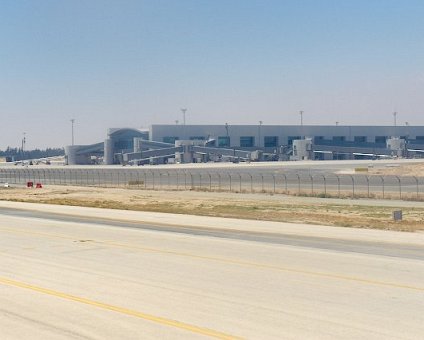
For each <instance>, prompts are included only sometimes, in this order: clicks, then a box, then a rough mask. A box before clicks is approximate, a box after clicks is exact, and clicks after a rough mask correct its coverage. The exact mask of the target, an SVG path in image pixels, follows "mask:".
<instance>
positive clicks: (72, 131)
mask: <svg viewBox="0 0 424 340" xmlns="http://www.w3.org/2000/svg"><path fill="white" fill-rule="evenodd" d="M74 123H75V119H74V118H72V119H71V136H72V145H74Z"/></svg>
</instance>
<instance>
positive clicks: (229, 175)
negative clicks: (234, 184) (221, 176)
mask: <svg viewBox="0 0 424 340" xmlns="http://www.w3.org/2000/svg"><path fill="white" fill-rule="evenodd" d="M228 177H229V178H230V192H231V191H232V190H231V174H230V173H228Z"/></svg>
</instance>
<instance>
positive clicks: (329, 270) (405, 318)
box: [0, 203, 424, 339]
mask: <svg viewBox="0 0 424 340" xmlns="http://www.w3.org/2000/svg"><path fill="white" fill-rule="evenodd" d="M2 204H3V203H2ZM30 207H31V205H28V204H27V205H20V204H13V207H12V204H9V205H7V206H5V205H2V208H0V235H1V237H0V255H1V257H0V261H1V262H0V268H1V269H0V329H1V333H2V334H1V337H2V339H46V338H49V339H69V338H75V339H141V338H143V339H146V338H147V339H148V338H152V339H153V338H155V339H157V338H168V339H175V338H177V339H178V338H180V339H188V338H193V339H194V338H204V337H206V338H207V337H211V338H223V339H225V338H228V339H229V338H249V339H340V338H343V339H364V338H367V339H417V338H419V337H420V336H421V335H422V334H424V317H423V315H424V262H423V260H424V239H423V235H422V234H416V235H414V234H406V233H394V232H381V231H379V232H377V231H369V230H353V231H352V230H350V229H346V230H344V229H342V228H331V227H323V226H320V227H316V229H315V230H314V231H312V232H309V231H308V228H309V229H314V226H302V225H299V226H296V225H290V226H288V225H284V224H278V223H267V222H259V221H258V222H257V223H256V224H255V221H249V222H245V221H239V224H238V225H237V222H236V221H233V220H231V221H230V222H231V223H230V222H228V223H229V224H231V226H229V227H228V228H227V226H226V224H225V223H226V222H225V219H215V218H202V219H199V218H198V219H196V218H194V217H193V218H191V217H189V216H180V217H178V216H177V217H174V216H172V219H173V223H168V219H169V216H166V215H162V214H156V215H153V214H150V215H144V214H143V213H140V212H138V213H134V212H132V213H127V212H119V211H118V212H114V211H110V210H103V211H100V209H97V210H96V209H89V208H77V207H72V209H71V207H56V208H54V209H53V208H50V206H45V208H44V209H40V205H39V206H38V208H37V209H36V210H28V209H30ZM22 208H24V209H23V210H22ZM61 209H62V210H61ZM99 214H102V215H101V217H99ZM125 216H128V218H125ZM149 216H150V217H149ZM151 216H156V217H155V218H156V220H157V222H154V219H153V218H152V217H151ZM144 217H146V218H144ZM197 221H199V222H197Z"/></svg>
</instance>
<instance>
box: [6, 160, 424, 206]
mask: <svg viewBox="0 0 424 340" xmlns="http://www.w3.org/2000/svg"><path fill="white" fill-rule="evenodd" d="M0 182H2V183H10V184H17V185H25V184H26V183H27V182H34V183H42V184H43V185H73V186H93V187H110V188H120V187H121V188H124V187H125V188H136V189H146V190H147V189H149V190H203V191H221V192H241V193H257V192H263V193H274V194H292V195H312V196H322V197H352V198H358V197H368V198H388V199H392V198H397V199H410V200H422V199H424V178H423V177H415V176H407V177H406V176H380V175H365V174H355V175H338V174H315V175H312V174H308V173H301V172H299V173H294V172H287V173H275V174H274V173H272V174H270V173H258V172H256V173H253V172H252V173H251V172H248V171H234V170H229V171H222V172H221V171H220V172H216V171H209V172H208V171H204V170H203V171H202V170H198V169H197V170H179V169H169V170H163V169H94V168H93V169H72V168H67V169H56V168H55V169H48V168H39V169H37V168H22V169H20V168H5V169H0Z"/></svg>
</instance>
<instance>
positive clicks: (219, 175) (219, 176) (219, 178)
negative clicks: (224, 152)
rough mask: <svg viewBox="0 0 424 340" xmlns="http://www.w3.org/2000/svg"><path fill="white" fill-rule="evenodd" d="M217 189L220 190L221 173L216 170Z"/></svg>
mask: <svg viewBox="0 0 424 340" xmlns="http://www.w3.org/2000/svg"><path fill="white" fill-rule="evenodd" d="M217 175H218V191H221V174H220V173H219V172H218V173H217Z"/></svg>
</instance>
